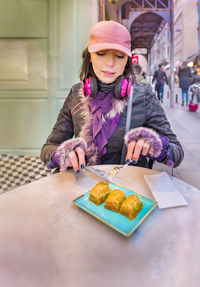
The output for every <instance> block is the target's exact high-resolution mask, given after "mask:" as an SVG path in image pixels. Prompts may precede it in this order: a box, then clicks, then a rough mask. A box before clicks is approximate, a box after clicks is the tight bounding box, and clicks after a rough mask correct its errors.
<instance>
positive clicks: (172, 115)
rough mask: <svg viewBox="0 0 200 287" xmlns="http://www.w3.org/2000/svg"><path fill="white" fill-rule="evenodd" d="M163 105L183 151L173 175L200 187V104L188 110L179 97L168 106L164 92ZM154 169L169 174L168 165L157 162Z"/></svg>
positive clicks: (167, 99)
mask: <svg viewBox="0 0 200 287" xmlns="http://www.w3.org/2000/svg"><path fill="white" fill-rule="evenodd" d="M163 107H164V109H165V112H166V114H167V117H168V120H169V122H170V123H171V126H172V130H173V131H174V132H175V134H176V135H177V137H178V140H179V141H180V142H181V144H182V146H183V149H184V153H185V156H184V160H183V162H182V163H181V164H180V166H179V167H177V168H175V169H174V175H175V176H176V177H177V178H180V179H182V180H184V181H186V182H187V183H190V184H191V185H193V186H195V187H196V188H198V189H200V105H199V109H198V110H197V112H190V111H189V110H188V107H182V106H181V99H180V97H179V103H177V104H175V107H174V108H170V101H169V98H167V95H166V94H165V97H164V103H163ZM154 169H157V170H163V171H167V172H168V173H169V174H170V169H169V168H168V167H166V166H164V165H161V164H158V163H156V164H155V165H154Z"/></svg>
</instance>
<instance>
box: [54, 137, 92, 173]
mask: <svg viewBox="0 0 200 287" xmlns="http://www.w3.org/2000/svg"><path fill="white" fill-rule="evenodd" d="M86 151H87V144H86V142H85V140H84V139H83V138H80V137H78V138H73V139H69V140H66V141H64V142H63V143H61V144H60V145H59V146H58V147H57V149H56V150H55V151H54V153H53V156H52V160H53V162H54V163H55V164H56V166H59V168H60V171H65V170H66V169H67V168H68V167H70V166H71V167H73V169H74V171H75V172H79V170H80V169H82V168H84V167H85V165H86V162H85V159H86Z"/></svg>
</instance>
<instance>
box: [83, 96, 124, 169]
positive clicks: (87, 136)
mask: <svg viewBox="0 0 200 287" xmlns="http://www.w3.org/2000/svg"><path fill="white" fill-rule="evenodd" d="M80 96H81V97H84V99H85V96H84V95H83V93H82V91H80ZM91 100H92V99H91V98H88V99H87V100H86V101H85V102H84V110H83V112H82V115H83V117H84V118H85V124H84V126H83V128H82V131H81V133H80V137H81V138H83V139H84V140H85V141H86V142H87V156H88V160H89V162H88V164H89V165H94V164H100V163H101V162H100V158H101V154H100V152H99V148H98V146H97V145H95V143H94V141H93V137H92V135H91V125H92V120H93V117H94V116H93V115H92V113H91V112H90V110H89V102H90V101H91ZM126 105H127V100H126V99H119V100H118V99H115V98H112V104H111V109H110V110H109V111H108V112H107V113H106V114H105V115H104V117H105V118H108V119H114V118H115V117H116V115H117V114H120V113H122V112H123V110H124V108H125V107H126ZM104 121H105V120H104V118H102V124H103V123H104Z"/></svg>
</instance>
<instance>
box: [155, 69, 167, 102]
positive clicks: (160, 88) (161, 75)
mask: <svg viewBox="0 0 200 287" xmlns="http://www.w3.org/2000/svg"><path fill="white" fill-rule="evenodd" d="M154 81H156V92H157V96H158V99H159V101H161V103H163V96H164V85H165V83H166V84H167V85H168V80H167V75H166V73H165V71H164V69H163V66H162V65H161V64H159V67H158V70H156V71H155V73H154V75H153V80H152V84H153V83H154Z"/></svg>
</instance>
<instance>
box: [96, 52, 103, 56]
mask: <svg viewBox="0 0 200 287" xmlns="http://www.w3.org/2000/svg"><path fill="white" fill-rule="evenodd" d="M96 54H97V55H98V56H104V55H105V53H104V52H97V53H96Z"/></svg>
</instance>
